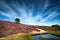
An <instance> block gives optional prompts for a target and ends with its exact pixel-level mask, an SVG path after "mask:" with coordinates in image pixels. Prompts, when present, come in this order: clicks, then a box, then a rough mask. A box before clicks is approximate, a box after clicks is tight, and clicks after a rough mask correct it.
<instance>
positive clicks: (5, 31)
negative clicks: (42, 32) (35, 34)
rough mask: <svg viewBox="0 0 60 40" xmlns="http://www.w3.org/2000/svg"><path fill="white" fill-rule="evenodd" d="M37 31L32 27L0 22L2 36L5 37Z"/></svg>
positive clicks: (0, 34)
mask: <svg viewBox="0 0 60 40" xmlns="http://www.w3.org/2000/svg"><path fill="white" fill-rule="evenodd" d="M32 30H35V27H34V26H32V25H25V24H16V23H15V22H8V21H1V20H0V36H5V35H9V34H15V33H28V32H31V31H32Z"/></svg>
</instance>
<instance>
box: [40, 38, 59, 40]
mask: <svg viewBox="0 0 60 40" xmlns="http://www.w3.org/2000/svg"><path fill="white" fill-rule="evenodd" d="M41 40H60V39H58V38H42V39H41Z"/></svg>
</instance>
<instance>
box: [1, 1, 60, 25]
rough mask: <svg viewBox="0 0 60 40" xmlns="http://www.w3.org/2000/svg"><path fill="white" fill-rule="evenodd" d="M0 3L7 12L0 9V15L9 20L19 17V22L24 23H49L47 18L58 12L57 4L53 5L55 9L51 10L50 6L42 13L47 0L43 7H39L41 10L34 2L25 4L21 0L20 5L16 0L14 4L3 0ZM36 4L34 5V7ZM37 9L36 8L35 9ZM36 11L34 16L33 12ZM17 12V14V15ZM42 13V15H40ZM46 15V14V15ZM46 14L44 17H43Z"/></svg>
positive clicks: (56, 14)
mask: <svg viewBox="0 0 60 40" xmlns="http://www.w3.org/2000/svg"><path fill="white" fill-rule="evenodd" d="M0 4H1V5H2V7H4V8H5V9H8V11H7V12H3V11H0V15H3V16H6V17H8V18H10V20H14V19H15V18H19V19H20V20H21V23H24V24H32V25H33V24H35V25H41V24H43V25H47V24H48V25H49V23H50V22H49V23H47V22H46V21H48V20H49V19H50V20H51V19H53V18H54V17H56V16H58V15H59V13H57V10H58V9H57V6H56V7H54V8H56V10H54V11H51V10H52V9H53V8H51V9H50V10H48V11H46V13H44V11H45V10H46V8H47V7H48V6H49V4H48V0H46V2H45V4H44V7H45V8H43V7H41V11H42V12H41V11H40V8H39V9H38V8H36V7H38V6H36V5H35V4H34V3H33V4H30V5H26V3H25V2H24V1H23V2H22V5H20V4H19V2H18V1H17V2H16V4H15V3H14V2H13V1H11V4H6V3H5V2H3V1H2V2H0ZM35 6H36V7H35ZM12 7H14V8H15V9H16V10H17V11H15V9H12ZM35 9H37V10H35ZM35 12H36V13H37V14H36V15H35V16H33V15H34V13H35ZM17 14H18V15H17ZM41 14H43V15H41ZM46 15H47V16H46ZM43 16H46V17H43Z"/></svg>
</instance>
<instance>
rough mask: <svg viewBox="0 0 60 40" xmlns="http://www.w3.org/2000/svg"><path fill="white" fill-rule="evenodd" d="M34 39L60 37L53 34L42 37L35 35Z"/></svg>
mask: <svg viewBox="0 0 60 40" xmlns="http://www.w3.org/2000/svg"><path fill="white" fill-rule="evenodd" d="M32 38H33V40H41V39H42V38H60V37H58V36H55V35H51V34H42V35H34V36H33V37H32Z"/></svg>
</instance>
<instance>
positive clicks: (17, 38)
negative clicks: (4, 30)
mask: <svg viewBox="0 0 60 40" xmlns="http://www.w3.org/2000/svg"><path fill="white" fill-rule="evenodd" d="M4 38H5V40H31V38H32V36H31V34H28V33H18V34H13V35H7V36H5V37H4Z"/></svg>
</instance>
